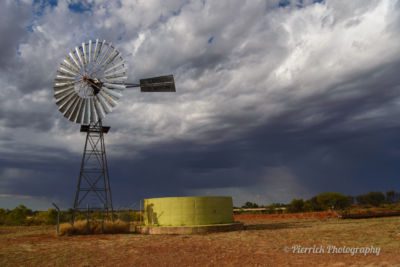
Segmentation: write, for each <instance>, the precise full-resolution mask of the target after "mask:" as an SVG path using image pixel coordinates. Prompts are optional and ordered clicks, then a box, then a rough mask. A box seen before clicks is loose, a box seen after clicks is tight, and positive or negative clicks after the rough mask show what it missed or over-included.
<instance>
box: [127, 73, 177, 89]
mask: <svg viewBox="0 0 400 267" xmlns="http://www.w3.org/2000/svg"><path fill="white" fill-rule="evenodd" d="M128 87H129V86H128ZM140 91H141V92H176V90H175V81H174V76H173V75H166V76H159V77H153V78H147V79H140Z"/></svg>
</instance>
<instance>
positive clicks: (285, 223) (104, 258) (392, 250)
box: [0, 215, 400, 266]
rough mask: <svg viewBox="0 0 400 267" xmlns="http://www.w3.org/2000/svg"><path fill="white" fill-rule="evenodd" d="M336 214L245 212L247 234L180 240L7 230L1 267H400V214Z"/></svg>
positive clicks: (0, 236)
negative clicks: (355, 250) (374, 251)
mask: <svg viewBox="0 0 400 267" xmlns="http://www.w3.org/2000/svg"><path fill="white" fill-rule="evenodd" d="M313 216H314V215H313ZM313 216H311V217H313ZM305 217H306V216H304V215H303V218H305ZM317 217H320V216H319V215H318V216H317ZM328 217H329V216H325V217H324V216H322V218H323V219H318V220H317V219H294V218H271V217H270V216H268V215H267V216H261V215H260V216H248V215H240V216H237V217H236V218H237V219H239V220H241V221H243V222H245V223H246V224H247V230H245V231H238V232H229V233H215V234H206V235H174V236H159V235H158V236H156V235H153V236H150V235H137V234H120V235H98V236H74V237H55V236H54V229H53V228H52V227H0V266H350V265H351V264H353V266H366V265H368V264H370V266H400V254H399V251H400V218H399V217H391V218H379V219H368V220H356V221H353V220H339V219H329V218H328ZM313 218H314V217H313ZM296 245H300V246H303V247H312V246H324V247H326V246H328V245H335V246H338V247H339V246H349V247H366V246H371V245H372V246H375V247H380V248H381V251H380V254H379V256H377V255H371V254H370V255H362V254H361V255H360V254H357V255H354V256H351V255H350V254H328V253H322V254H312V253H305V254H298V253H293V251H292V247H293V246H296ZM396 264H397V265H396Z"/></svg>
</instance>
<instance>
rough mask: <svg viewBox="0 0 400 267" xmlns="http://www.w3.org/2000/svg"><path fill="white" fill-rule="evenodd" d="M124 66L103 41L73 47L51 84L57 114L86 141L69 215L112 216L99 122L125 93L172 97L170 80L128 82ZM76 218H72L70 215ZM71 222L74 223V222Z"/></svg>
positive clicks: (104, 129)
mask: <svg viewBox="0 0 400 267" xmlns="http://www.w3.org/2000/svg"><path fill="white" fill-rule="evenodd" d="M127 79H128V77H127V65H126V63H125V61H124V59H123V58H122V56H121V53H120V52H119V51H118V50H117V49H116V48H115V47H114V46H113V45H112V43H108V42H106V41H102V42H100V41H99V40H98V39H97V40H96V41H93V42H92V41H91V40H90V41H89V42H86V43H82V44H81V45H80V46H77V47H75V49H73V50H72V51H71V52H69V53H68V54H67V56H66V57H65V58H64V60H63V61H62V62H61V64H60V66H59V68H58V70H57V74H56V78H55V81H54V97H55V100H56V104H57V106H58V109H59V111H60V112H61V113H62V114H63V115H64V117H66V118H67V119H68V120H70V121H72V122H75V123H78V124H81V127H80V131H81V132H84V133H86V141H85V145H84V149H83V156H82V161H81V167H80V172H79V177H78V183H77V188H76V192H75V198H74V204H73V212H74V214H75V213H76V212H78V211H82V210H89V209H90V210H91V211H93V210H98V211H100V212H103V214H106V215H107V217H108V216H109V215H110V214H112V213H113V204H112V194H111V187H110V180H109V173H108V165H107V156H106V149H105V143H104V135H105V134H107V133H108V132H109V130H110V127H109V126H103V123H102V120H103V119H104V117H105V116H106V114H108V113H110V112H111V111H112V109H113V108H114V107H115V106H116V105H117V101H118V100H119V99H120V98H121V97H122V92H123V90H124V89H126V88H134V87H137V88H140V90H141V92H175V82H174V77H173V75H167V76H159V77H153V78H148V79H140V80H139V83H128V82H127ZM73 217H74V215H73ZM73 220H74V218H73Z"/></svg>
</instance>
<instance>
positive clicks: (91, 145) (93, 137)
mask: <svg viewBox="0 0 400 267" xmlns="http://www.w3.org/2000/svg"><path fill="white" fill-rule="evenodd" d="M109 129H110V127H104V126H103V125H102V121H101V120H99V121H98V122H97V123H92V124H89V125H82V126H81V132H86V141H85V147H84V150H83V156H82V162H81V169H80V173H79V178H78V185H77V188H76V193H75V201H74V208H73V210H74V212H77V211H82V210H89V211H95V210H98V211H102V212H104V214H106V215H107V217H108V216H109V215H110V214H112V213H113V204H112V196H111V187H110V179H109V175H108V165H107V155H106V148H105V143H104V135H105V134H106V133H108V131H109Z"/></svg>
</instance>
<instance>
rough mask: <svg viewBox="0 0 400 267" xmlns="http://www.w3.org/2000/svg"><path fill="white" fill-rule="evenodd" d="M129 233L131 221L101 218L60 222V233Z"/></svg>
mask: <svg viewBox="0 0 400 267" xmlns="http://www.w3.org/2000/svg"><path fill="white" fill-rule="evenodd" d="M120 233H129V223H127V222H124V221H121V220H116V221H106V220H105V221H100V220H78V221H75V223H74V224H73V225H72V224H71V223H62V224H60V235H88V234H120Z"/></svg>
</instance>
